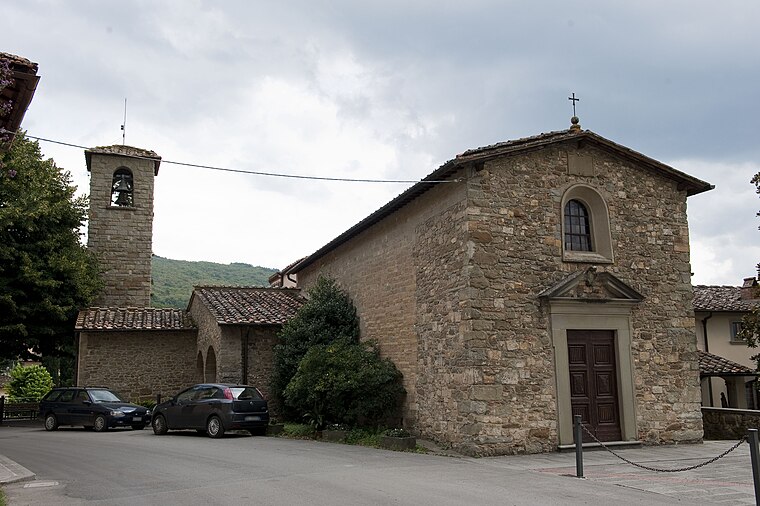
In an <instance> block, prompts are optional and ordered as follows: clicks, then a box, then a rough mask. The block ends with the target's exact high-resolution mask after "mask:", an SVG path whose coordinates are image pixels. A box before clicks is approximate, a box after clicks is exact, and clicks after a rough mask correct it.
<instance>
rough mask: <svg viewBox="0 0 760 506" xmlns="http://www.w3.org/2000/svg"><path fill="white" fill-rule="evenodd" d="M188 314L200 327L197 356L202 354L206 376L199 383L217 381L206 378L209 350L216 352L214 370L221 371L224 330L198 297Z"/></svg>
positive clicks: (194, 298)
mask: <svg viewBox="0 0 760 506" xmlns="http://www.w3.org/2000/svg"><path fill="white" fill-rule="evenodd" d="M188 312H189V313H190V316H192V318H193V321H194V322H195V323H196V325H198V342H197V343H196V346H195V350H196V354H197V353H200V354H201V356H202V357H203V367H204V374H203V375H202V376H203V377H201V378H198V381H200V382H204V381H215V380H217V379H218V378H206V377H205V372H206V371H207V370H208V368H209V364H208V357H209V349H213V350H214V357H215V363H214V364H213V370H214V371H219V364H218V361H219V355H218V354H219V349H220V347H221V343H222V329H221V328H220V327H219V324H218V323H217V322H216V318H214V315H212V314H211V312H210V311H209V310H208V309H207V308H206V306H204V305H203V304H201V302H200V301H199V300H198V299H197V298H196V297H193V298H192V299H191V300H190V306H189V307H188ZM196 363H197V359H196Z"/></svg>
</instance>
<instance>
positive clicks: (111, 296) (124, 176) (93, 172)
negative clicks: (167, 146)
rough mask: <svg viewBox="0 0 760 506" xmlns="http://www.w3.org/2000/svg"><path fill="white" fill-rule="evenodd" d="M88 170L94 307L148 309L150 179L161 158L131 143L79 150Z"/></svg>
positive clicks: (151, 237) (150, 228)
mask: <svg viewBox="0 0 760 506" xmlns="http://www.w3.org/2000/svg"><path fill="white" fill-rule="evenodd" d="M84 155H85V159H86V160H87V170H88V171H89V172H90V213H89V225H88V236H87V247H88V248H89V249H90V251H92V252H93V253H95V255H96V256H97V258H98V261H99V262H100V268H101V270H102V271H103V281H104V287H103V291H102V292H101V293H100V295H99V296H98V297H97V298H96V300H95V303H94V304H93V305H95V306H100V307H148V306H150V289H151V277H150V269H151V255H152V252H153V248H152V244H153V183H154V177H155V176H157V175H158V166H159V165H160V163H161V157H160V156H158V155H157V154H156V153H154V152H153V151H149V150H145V149H140V148H133V147H131V146H121V145H116V146H104V147H97V148H91V149H87V150H85V152H84Z"/></svg>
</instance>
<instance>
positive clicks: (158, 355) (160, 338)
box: [77, 330, 196, 402]
mask: <svg viewBox="0 0 760 506" xmlns="http://www.w3.org/2000/svg"><path fill="white" fill-rule="evenodd" d="M195 340H196V334H195V331H194V330H193V331H172V332H168V331H164V332H162V331H142V332H82V333H81V334H80V336H79V371H78V376H77V383H78V384H79V385H83V386H105V387H109V388H112V389H114V390H115V391H117V392H119V393H121V394H122V395H124V396H125V397H127V398H128V399H130V400H131V401H133V402H135V401H140V400H155V398H156V395H158V394H161V396H162V397H163V398H166V397H167V396H170V395H174V394H175V393H177V392H178V391H179V390H180V389H182V388H185V387H187V386H189V385H192V384H193V383H194V382H195V375H194V371H195V349H196V348H195Z"/></svg>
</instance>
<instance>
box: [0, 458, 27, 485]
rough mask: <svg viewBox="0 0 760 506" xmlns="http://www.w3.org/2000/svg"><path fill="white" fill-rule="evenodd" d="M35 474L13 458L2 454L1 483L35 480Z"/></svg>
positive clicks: (0, 459) (0, 462)
mask: <svg viewBox="0 0 760 506" xmlns="http://www.w3.org/2000/svg"><path fill="white" fill-rule="evenodd" d="M34 478H35V474H34V473H33V472H31V471H30V470H29V469H27V468H25V467H24V466H21V465H19V464H17V463H15V462H14V461H12V460H11V459H9V458H7V457H5V456H4V455H0V485H7V484H8V483H16V482H19V481H28V480H33V479H34Z"/></svg>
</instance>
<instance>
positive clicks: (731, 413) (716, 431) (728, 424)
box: [702, 407, 760, 440]
mask: <svg viewBox="0 0 760 506" xmlns="http://www.w3.org/2000/svg"><path fill="white" fill-rule="evenodd" d="M702 415H703V417H704V418H703V419H704V425H705V439H710V440H725V439H736V440H738V439H741V438H742V437H743V436H746V435H747V429H758V428H760V411H758V410H755V409H733V408H707V407H705V408H702Z"/></svg>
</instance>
